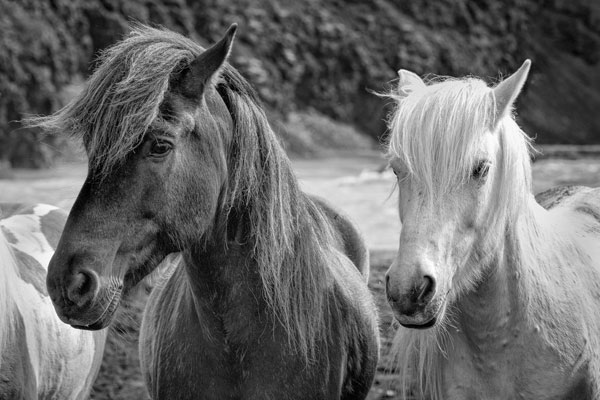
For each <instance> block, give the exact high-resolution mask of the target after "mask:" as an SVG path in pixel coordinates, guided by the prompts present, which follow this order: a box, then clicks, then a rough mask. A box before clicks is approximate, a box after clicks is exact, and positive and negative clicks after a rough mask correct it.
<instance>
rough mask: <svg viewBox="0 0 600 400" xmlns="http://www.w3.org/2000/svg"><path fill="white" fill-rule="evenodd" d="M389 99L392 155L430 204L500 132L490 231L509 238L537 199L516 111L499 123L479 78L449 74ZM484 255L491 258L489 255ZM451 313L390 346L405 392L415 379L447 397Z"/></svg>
mask: <svg viewBox="0 0 600 400" xmlns="http://www.w3.org/2000/svg"><path fill="white" fill-rule="evenodd" d="M390 97H391V98H392V99H394V100H395V101H396V109H395V110H394V112H393V114H392V115H391V118H390V121H389V129H390V137H389V145H388V152H387V156H388V158H389V159H390V160H394V161H395V162H397V163H398V162H399V163H400V164H401V165H403V166H404V168H405V169H406V172H407V173H408V174H409V175H410V177H411V178H413V179H417V180H419V182H420V183H421V187H423V188H424V195H425V197H426V199H427V200H428V201H430V202H432V203H435V199H436V198H439V197H442V196H439V195H440V194H442V193H449V192H450V191H451V190H452V188H453V187H456V186H457V185H460V184H462V183H464V182H466V180H467V179H469V175H470V172H471V170H472V168H473V165H474V163H475V161H476V158H477V156H478V154H477V151H476V149H478V148H479V147H480V145H481V143H482V140H483V137H484V134H485V133H486V132H490V131H491V132H493V134H495V135H498V138H499V140H498V142H499V146H498V148H497V149H496V157H495V159H494V160H492V166H491V168H490V172H489V178H488V179H491V180H492V181H491V182H490V184H489V185H488V188H487V193H486V194H485V196H486V199H487V200H486V201H487V204H488V206H487V208H486V209H485V211H484V213H485V218H486V219H487V221H488V223H487V226H488V227H489V229H488V230H487V231H486V233H485V234H486V235H487V237H503V236H505V235H506V230H507V227H508V226H512V225H514V224H515V223H516V222H517V220H518V219H519V218H520V217H521V216H522V214H523V210H524V209H527V204H528V201H530V199H531V198H532V194H531V163H530V155H529V149H530V139H529V138H528V137H527V136H526V134H525V133H524V132H523V131H522V130H521V129H520V128H519V127H518V125H517V124H516V122H515V121H514V118H513V116H512V115H507V116H505V117H504V118H502V119H501V120H500V121H495V115H496V104H495V98H494V96H493V93H492V89H491V88H490V87H488V86H487V85H486V84H485V82H483V81H482V80H480V79H476V78H464V79H454V78H450V79H447V80H444V81H435V82H430V83H429V84H428V85H427V86H424V87H422V88H415V89H414V90H412V91H410V92H409V93H408V94H406V93H392V94H391V95H390ZM525 225H527V224H525ZM520 226H523V224H521V225H520ZM490 251H493V249H490ZM479 257H480V258H481V259H485V258H486V254H481V255H479ZM479 278H480V276H477V275H476V276H474V277H473V281H472V282H468V283H467V284H464V285H463V286H462V287H457V288H456V287H455V288H453V289H452V290H453V291H455V292H456V293H455V298H458V297H459V296H460V295H461V294H462V293H464V292H465V291H466V290H469V289H472V288H473V286H474V285H475V283H476V282H477V280H478V279H479ZM448 314H449V315H448V316H447V317H446V321H444V323H443V324H440V325H438V326H436V327H434V328H432V329H430V330H426V331H416V330H412V329H404V328H399V329H398V331H397V333H396V336H395V338H394V346H393V350H392V351H393V353H394V355H395V359H396V361H397V362H398V367H399V372H400V375H401V377H402V380H403V382H402V383H403V387H404V388H405V390H406V388H408V387H411V385H410V384H411V383H412V384H413V385H414V384H415V383H416V387H417V390H418V392H419V393H420V395H421V396H428V397H431V398H434V399H442V398H443V397H444V396H443V392H442V379H443V377H442V376H441V371H442V368H441V367H442V364H443V363H444V362H446V359H445V356H446V354H445V349H446V348H447V347H446V346H448V345H449V343H448V335H447V330H446V329H447V326H448V325H449V324H450V325H451V324H453V323H454V321H453V318H452V314H453V310H452V305H450V309H449V310H448ZM450 345H451V344H450ZM410 377H412V378H413V379H414V378H416V382H414V381H410V379H411V378H410ZM413 387H414V386H413ZM404 395H405V396H407V395H408V393H404Z"/></svg>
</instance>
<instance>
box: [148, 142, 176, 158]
mask: <svg viewBox="0 0 600 400" xmlns="http://www.w3.org/2000/svg"><path fill="white" fill-rule="evenodd" d="M172 149H173V145H172V144H171V143H169V142H167V141H165V140H155V141H153V142H152V145H151V147H150V156H152V157H163V156H166V155H167V154H169V152H170V151H171V150H172Z"/></svg>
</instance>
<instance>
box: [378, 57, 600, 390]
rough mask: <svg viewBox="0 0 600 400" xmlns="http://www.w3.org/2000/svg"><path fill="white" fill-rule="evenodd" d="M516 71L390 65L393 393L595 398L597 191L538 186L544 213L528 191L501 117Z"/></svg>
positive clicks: (524, 145) (599, 322) (518, 149)
mask: <svg viewBox="0 0 600 400" xmlns="http://www.w3.org/2000/svg"><path fill="white" fill-rule="evenodd" d="M529 67H530V62H529V61H526V62H525V63H524V64H523V66H522V67H521V68H520V69H519V70H518V71H517V72H516V73H515V74H514V75H512V76H510V77H509V78H508V79H506V80H504V81H503V82H501V83H500V84H499V85H497V86H496V87H494V88H490V87H488V86H487V85H486V84H485V83H484V82H483V81H481V80H479V79H475V78H465V79H447V80H444V81H438V82H433V83H430V84H425V83H424V82H423V81H422V80H421V79H420V78H419V77H418V76H417V75H415V74H414V73H411V72H408V71H404V70H400V71H399V74H400V86H399V90H398V91H397V93H394V94H393V95H392V97H393V98H394V99H395V100H396V102H397V109H396V111H395V113H394V114H393V116H392V118H391V120H390V131H391V132H390V143H389V150H388V155H389V160H390V164H391V166H392V167H393V169H394V171H395V173H396V175H397V176H398V187H399V193H400V194H399V211H400V218H401V220H402V225H403V228H402V233H401V237H400V245H399V250H398V256H397V258H396V259H395V261H394V262H393V264H392V265H391V266H390V269H389V270H388V272H387V276H386V289H387V296H388V301H389V303H390V305H391V307H392V309H393V311H394V315H395V318H396V319H397V321H398V322H399V323H400V324H401V325H403V326H404V327H400V328H399V329H398V332H397V336H396V338H395V348H396V351H397V354H398V358H399V361H400V363H399V365H400V373H401V376H402V377H403V387H404V390H405V395H406V394H408V393H410V392H411V391H412V392H413V395H417V396H418V397H419V396H420V397H426V398H430V399H450V400H451V399H585V398H593V399H597V398H600V391H599V384H598V382H599V379H600V343H599V341H600V318H598V313H599V312H600V190H599V189H590V188H583V187H577V188H569V189H568V190H560V191H557V192H553V193H549V194H546V195H545V196H544V197H545V199H546V201H545V205H546V207H547V208H548V209H546V208H544V207H542V206H541V205H540V204H538V203H537V202H536V200H535V198H534V196H533V195H532V194H531V165H530V154H529V138H528V137H527V136H526V135H525V134H524V133H523V131H521V129H520V128H519V127H518V126H517V124H516V122H515V120H514V118H513V116H512V105H513V102H514V101H515V99H516V97H517V95H518V93H519V92H520V90H521V88H522V87H523V84H524V83H525V80H526V78H527V74H528V72H529ZM557 193H558V194H559V195H560V198H559V197H557Z"/></svg>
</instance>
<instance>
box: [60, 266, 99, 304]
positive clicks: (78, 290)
mask: <svg viewBox="0 0 600 400" xmlns="http://www.w3.org/2000/svg"><path fill="white" fill-rule="evenodd" d="M97 287H98V279H97V278H96V274H95V273H93V272H92V271H88V270H81V271H79V272H77V273H76V274H75V275H74V276H73V280H72V281H71V284H70V285H69V287H68V288H67V298H68V299H69V300H70V301H71V302H73V303H74V304H76V305H77V306H78V307H83V306H84V305H86V304H87V303H89V302H90V301H91V300H92V299H93V298H94V297H95V295H96V289H97Z"/></svg>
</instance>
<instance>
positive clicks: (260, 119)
mask: <svg viewBox="0 0 600 400" xmlns="http://www.w3.org/2000/svg"><path fill="white" fill-rule="evenodd" d="M234 33H235V25H234V26H232V27H231V28H230V29H229V30H228V32H227V34H226V35H225V36H224V38H223V39H221V40H220V41H219V42H218V43H216V44H215V45H213V46H212V47H210V48H209V49H207V50H206V51H204V50H203V49H202V48H201V47H200V46H198V45H197V44H196V43H194V42H193V41H191V40H189V39H186V38H184V37H182V36H180V35H178V34H176V33H173V32H169V31H166V30H158V29H152V28H148V27H143V26H138V27H136V28H135V29H134V31H133V32H132V33H131V34H130V35H129V37H127V38H126V39H125V40H124V41H122V42H120V43H118V44H117V45H115V46H114V47H112V48H111V49H110V50H108V51H107V52H105V53H104V54H103V57H102V59H101V64H100V66H99V68H98V69H97V71H96V72H95V73H94V75H93V76H92V77H91V78H90V81H89V85H88V86H87V88H86V89H85V91H84V92H83V93H82V94H81V95H80V96H79V97H78V98H76V99H75V100H74V101H73V102H72V103H70V104H69V105H67V106H66V107H65V108H64V109H62V110H60V111H59V112H57V113H56V114H55V115H53V116H50V117H46V118H41V119H37V120H34V121H33V123H35V124H37V125H41V126H45V127H46V128H48V129H51V130H53V131H63V132H74V133H79V134H80V135H81V136H82V138H83V142H84V144H85V146H86V150H87V154H88V157H89V171H88V177H87V179H86V181H85V183H84V185H83V187H82V189H81V192H80V193H79V196H78V198H77V200H76V202H75V205H74V206H73V209H72V211H71V214H70V215H69V218H68V221H67V224H66V227H65V230H64V232H63V234H62V237H61V239H60V243H59V245H58V248H57V251H56V254H55V256H54V257H53V259H52V261H51V263H50V269H49V274H48V281H47V283H48V289H49V291H50V294H51V296H52V300H53V301H54V304H55V307H56V311H57V313H58V314H59V316H60V317H61V319H62V320H63V321H64V322H66V323H68V324H71V325H73V326H75V327H78V328H82V329H100V328H103V327H105V326H107V325H108V324H109V323H110V321H111V318H112V316H113V313H114V311H115V309H116V308H117V307H118V305H119V301H120V299H121V296H122V294H123V293H126V292H127V290H128V289H130V288H131V287H132V286H134V285H135V284H137V283H138V282H139V281H140V280H141V279H142V278H143V277H144V276H146V275H147V274H148V273H149V272H151V271H152V270H154V269H155V268H156V267H157V265H159V264H160V263H161V261H163V260H165V257H166V256H167V255H169V254H170V253H175V252H180V253H181V255H180V256H177V257H168V258H167V259H166V260H167V261H166V263H168V264H170V266H169V267H168V268H165V270H167V272H166V273H165V274H164V275H163V278H162V279H160V283H159V284H158V285H157V286H156V287H155V289H154V291H153V292H152V294H151V297H150V299H149V302H148V305H147V307H146V310H145V314H144V320H143V323H142V329H141V339H140V352H141V360H142V370H143V372H144V376H145V379H146V383H147V385H148V389H149V391H150V394H151V396H152V397H153V398H155V399H158V398H161V399H191V398H194V399H197V398H203V399H363V398H365V396H366V395H367V392H368V390H369V387H370V385H371V382H372V380H373V375H374V371H375V367H376V364H377V358H378V327H377V318H376V309H375V307H374V305H373V301H372V298H371V295H370V293H369V290H368V288H367V284H366V282H367V277H368V268H369V267H368V259H367V258H368V255H367V250H366V248H365V244H364V242H363V240H362V238H361V236H360V234H359V233H358V232H357V230H356V228H355V227H354V226H353V225H352V224H351V223H350V222H349V221H348V220H347V219H346V218H345V217H344V216H342V215H340V214H339V213H338V212H337V211H335V210H334V209H332V208H331V207H330V206H329V205H327V204H326V203H325V202H323V201H322V200H319V199H315V198H311V197H309V196H307V195H306V194H305V193H303V192H301V191H300V190H299V187H298V182H297V180H296V178H295V177H294V174H293V173H292V168H291V166H290V162H289V160H288V159H287V157H286V156H285V154H284V152H283V150H282V148H281V147H280V145H279V144H278V142H277V139H276V137H275V135H274V133H273V131H272V130H271V128H270V126H269V123H268V122H267V119H266V117H265V114H264V111H263V110H262V108H261V106H260V105H259V102H258V100H257V98H256V95H255V93H254V91H253V90H252V88H251V87H250V85H249V84H248V83H247V82H246V81H245V80H244V79H243V78H242V77H241V76H240V74H239V73H238V72H237V71H236V70H235V69H233V68H232V67H231V66H230V65H228V64H227V63H226V59H227V57H228V54H229V52H230V49H231V45H232V40H233V37H234Z"/></svg>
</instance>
